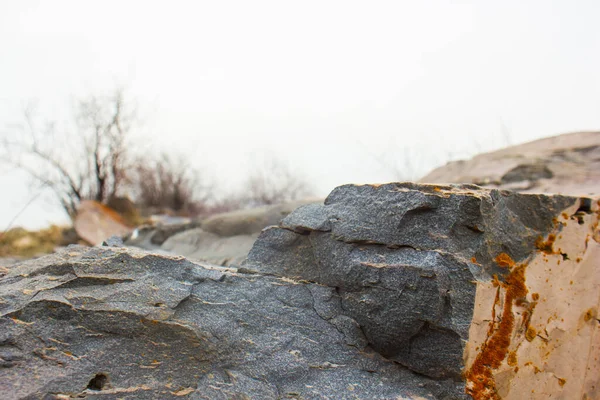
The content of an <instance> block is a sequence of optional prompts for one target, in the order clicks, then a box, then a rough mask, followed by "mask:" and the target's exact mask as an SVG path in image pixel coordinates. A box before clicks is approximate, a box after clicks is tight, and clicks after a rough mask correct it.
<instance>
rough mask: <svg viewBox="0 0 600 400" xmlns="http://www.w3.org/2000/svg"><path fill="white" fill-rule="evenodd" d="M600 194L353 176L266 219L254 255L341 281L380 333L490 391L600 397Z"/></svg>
mask: <svg viewBox="0 0 600 400" xmlns="http://www.w3.org/2000/svg"><path fill="white" fill-rule="evenodd" d="M598 208H599V206H598V200H597V199H595V200H592V199H590V198H576V197H564V196H546V195H523V194H517V193H513V192H506V191H497V190H491V191H490V190H482V189H481V188H479V187H477V186H469V185H466V186H434V185H415V184H387V185H381V186H372V185H364V186H356V185H348V186H342V187H339V188H337V189H335V190H334V191H333V192H332V193H331V194H330V195H329V197H328V198H327V199H326V201H325V204H324V205H308V206H304V207H301V208H299V209H298V210H296V211H295V212H294V213H292V214H290V215H289V216H288V217H287V218H286V219H284V220H283V222H282V224H281V226H280V227H273V228H270V229H267V230H265V231H264V232H263V233H262V235H261V237H260V238H259V240H258V241H257V243H256V244H255V246H254V248H253V250H252V251H251V253H250V254H249V257H248V260H247V262H246V267H247V268H251V269H256V270H258V271H261V272H263V273H265V272H266V273H272V274H275V275H281V276H287V277H293V278H295V279H304V280H307V281H310V282H316V283H319V284H322V285H326V286H328V287H334V288H335V290H336V295H337V296H339V298H340V301H341V307H342V309H343V310H344V312H345V314H346V316H348V317H350V318H352V319H353V320H354V321H356V323H357V324H358V326H359V327H360V331H361V332H363V333H364V336H365V341H366V342H365V344H366V345H367V346H368V347H370V348H372V349H374V350H375V351H376V352H378V353H379V354H381V355H383V356H384V357H385V358H386V359H388V360H392V361H394V362H396V363H398V364H399V365H403V366H406V367H407V368H409V369H410V370H412V371H415V372H417V373H419V374H422V375H424V376H428V377H431V378H433V379H453V380H456V381H457V382H459V381H463V380H464V381H465V384H466V391H467V392H468V393H469V394H470V395H472V396H473V397H474V398H476V399H500V398H507V399H508V398H512V399H522V398H523V397H522V396H523V393H527V398H532V399H533V398H565V399H567V398H574V397H572V396H573V393H578V397H576V398H585V396H587V398H589V399H591V398H598V396H600V391H599V390H600V389H599V387H598V379H599V378H598V377H599V376H600V367H599V365H598V359H600V350H599V348H598V343H599V342H598V338H599V336H597V335H598V318H597V310H598V303H599V299H600V261H599V260H600V257H599V256H600V253H599V251H600V250H599V249H600V244H599V242H600V234H599V233H598V216H599V214H598ZM573 352H576V354H578V356H577V357H573Z"/></svg>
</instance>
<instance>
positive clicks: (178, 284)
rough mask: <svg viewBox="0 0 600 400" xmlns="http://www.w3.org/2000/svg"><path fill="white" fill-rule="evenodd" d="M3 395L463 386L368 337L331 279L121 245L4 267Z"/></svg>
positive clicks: (456, 392)
mask: <svg viewBox="0 0 600 400" xmlns="http://www.w3.org/2000/svg"><path fill="white" fill-rule="evenodd" d="M0 392H1V393H2V398H4V399H25V398H27V399H41V398H44V399H62V398H67V396H73V397H77V396H80V397H81V396H85V397H86V398H102V399H105V398H106V399H170V398H173V399H175V398H190V399H236V398H239V399H242V398H251V399H281V398H305V399H327V398H329V399H354V398H362V399H392V398H394V399H395V398H406V399H411V398H415V397H416V396H421V397H422V398H430V399H434V398H447V399H451V398H452V399H453V398H462V397H464V395H463V394H462V392H463V387H462V385H461V384H460V383H459V382H454V381H452V380H437V379H431V378H427V377H424V376H421V375H419V374H416V373H414V372H413V371H410V370H409V369H408V368H405V367H403V366H401V365H399V364H397V363H394V362H392V361H390V360H387V359H385V358H384V357H383V356H381V355H380V354H378V353H376V352H374V351H373V350H371V349H370V348H368V347H367V346H366V340H365V338H364V336H363V334H362V332H361V329H360V327H359V323H358V322H357V321H355V320H353V319H352V318H351V317H349V316H347V315H345V313H344V311H343V304H342V299H341V297H340V296H339V295H338V294H337V293H336V292H335V290H334V289H333V288H329V287H325V286H322V285H318V284H311V283H301V282H296V281H292V280H289V279H284V278H278V277H273V276H267V275H263V274H240V273H237V272H236V271H235V270H234V269H226V268H221V267H216V266H211V265H200V264H195V263H192V262H189V261H186V260H185V259H183V258H173V257H165V256H161V255H154V254H149V253H145V252H141V251H136V250H133V249H127V248H121V247H99V248H91V249H88V248H82V247H70V248H68V249H66V250H64V251H63V252H61V253H59V254H55V255H50V256H47V257H43V258H40V259H38V260H35V261H31V262H25V263H22V264H19V265H18V266H16V267H15V268H13V269H11V270H10V271H9V273H8V274H7V275H6V276H4V277H3V278H1V279H0Z"/></svg>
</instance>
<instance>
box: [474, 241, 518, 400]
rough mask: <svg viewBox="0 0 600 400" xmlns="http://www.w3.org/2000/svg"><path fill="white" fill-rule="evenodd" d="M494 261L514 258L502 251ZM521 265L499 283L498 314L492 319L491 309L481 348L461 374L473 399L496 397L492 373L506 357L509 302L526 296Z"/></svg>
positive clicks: (507, 262) (510, 329) (493, 399)
mask: <svg viewBox="0 0 600 400" xmlns="http://www.w3.org/2000/svg"><path fill="white" fill-rule="evenodd" d="M496 263H498V265H500V263H503V264H505V266H509V265H511V264H512V265H514V261H513V260H512V259H511V258H510V256H508V255H507V254H505V253H501V254H500V255H498V257H496ZM525 268H526V265H525V264H522V265H518V266H516V267H515V268H513V270H512V271H511V272H510V274H509V275H508V276H507V277H506V280H505V282H500V285H501V287H502V288H503V289H504V291H505V293H504V304H503V309H502V315H501V317H500V319H499V320H498V321H496V318H495V312H494V310H492V321H491V322H490V329H489V330H488V337H487V339H486V340H485V342H484V343H483V344H482V350H481V351H480V352H479V354H478V355H477V357H476V358H475V361H474V362H473V364H472V365H471V368H469V370H468V371H467V372H466V373H465V378H466V380H467V388H466V392H467V394H469V395H471V396H473V398H474V399H475V400H500V396H499V395H498V391H497V388H496V382H495V380H494V377H493V373H492V372H493V370H495V369H497V368H498V367H500V365H501V364H502V361H504V360H505V359H506V357H507V356H508V348H509V346H510V343H511V336H512V332H513V328H514V326H515V316H514V314H513V305H515V303H516V302H517V301H519V302H520V301H522V299H523V298H525V296H526V295H527V286H526V285H525ZM499 290H500V288H499ZM498 295H499V291H498V294H497V296H498ZM496 303H497V302H496Z"/></svg>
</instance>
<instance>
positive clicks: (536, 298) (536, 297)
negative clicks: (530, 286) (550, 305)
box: [531, 293, 540, 301]
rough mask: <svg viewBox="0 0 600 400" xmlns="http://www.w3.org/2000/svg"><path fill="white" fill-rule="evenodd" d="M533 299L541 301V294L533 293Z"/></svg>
mask: <svg viewBox="0 0 600 400" xmlns="http://www.w3.org/2000/svg"><path fill="white" fill-rule="evenodd" d="M531 298H532V299H533V300H534V301H538V300H539V299H540V294H539V293H532V294H531Z"/></svg>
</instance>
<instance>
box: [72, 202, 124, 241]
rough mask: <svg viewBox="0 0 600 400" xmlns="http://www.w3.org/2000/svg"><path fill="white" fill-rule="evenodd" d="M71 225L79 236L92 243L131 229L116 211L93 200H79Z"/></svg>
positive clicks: (122, 233) (119, 234)
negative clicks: (75, 215)
mask: <svg viewBox="0 0 600 400" xmlns="http://www.w3.org/2000/svg"><path fill="white" fill-rule="evenodd" d="M73 226H74V227H75V231H76V232H77V234H78V235H79V237H81V238H82V239H83V240H85V241H86V242H88V243H89V244H92V245H97V244H100V243H102V241H104V240H106V239H108V238H109V237H111V236H113V235H117V236H123V235H125V234H127V233H129V232H130V231H131V228H129V227H128V226H127V225H126V224H125V221H124V220H123V218H121V216H120V215H119V214H118V213H117V212H115V211H114V210H112V209H111V208H109V207H107V206H105V205H104V204H100V203H98V202H97V201H93V200H84V201H82V202H81V204H80V205H79V208H78V210H77V217H75V221H74V222H73Z"/></svg>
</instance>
